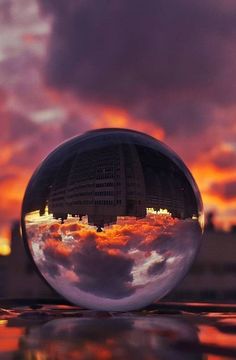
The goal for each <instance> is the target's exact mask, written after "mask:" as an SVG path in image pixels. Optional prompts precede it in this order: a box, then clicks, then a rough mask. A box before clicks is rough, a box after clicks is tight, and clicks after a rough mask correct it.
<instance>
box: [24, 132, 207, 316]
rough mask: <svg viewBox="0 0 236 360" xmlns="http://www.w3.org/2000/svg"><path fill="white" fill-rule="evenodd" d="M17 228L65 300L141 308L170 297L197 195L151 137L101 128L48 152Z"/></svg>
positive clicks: (177, 163) (191, 244)
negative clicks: (20, 225)
mask: <svg viewBox="0 0 236 360" xmlns="http://www.w3.org/2000/svg"><path fill="white" fill-rule="evenodd" d="M22 230H23V235H24V238H25V242H26V244H27V246H28V248H29V250H30V253H31V255H32V257H33V260H34V262H35V263H36V265H37V267H38V269H39V271H40V272H41V274H42V275H43V277H44V278H45V279H46V280H47V282H48V283H49V284H50V285H51V286H52V287H53V288H54V289H55V290H57V292H58V293H60V294H61V295H63V296H64V297H65V298H67V299H68V300H70V301H71V302H72V303H75V304H78V305H82V306H85V307H88V308H94V309H99V310H131V309H136V308H140V307H142V306H145V305H147V304H149V303H151V302H152V301H154V300H157V299H159V298H161V297H163V296H164V295H165V294H167V293H168V292H169V291H170V290H171V289H172V288H173V287H174V286H175V285H176V284H177V283H178V282H179V280H180V279H181V278H182V277H183V276H184V275H185V274H186V272H187V270H188V269H189V267H190V265H191V263H192V261H193V259H194V256H195V254H196V252H197V250H198V248H199V244H200V239H201V231H202V202H201V197H200V194H199V191H198V189H197V186H196V184H195V182H194V180H193V178H192V176H191V174H190V172H189V171H188V169H187V168H186V166H185V165H184V164H183V162H182V161H181V160H180V159H179V158H178V156H177V155H176V154H175V153H173V152H172V151H171V150H170V149H169V148H167V147H166V146H165V145H163V144H162V143H160V142H159V141H157V140H156V139H154V138H152V137H150V136H148V135H145V134H142V133H139V132H135V131H130V130H123V129H103V130H97V131H91V132H88V133H85V134H84V135H82V136H79V137H75V138H73V139H71V140H69V141H67V142H65V143H64V144H62V145H61V146H59V147H58V148H57V149H56V150H54V151H53V152H52V153H51V154H50V155H49V156H48V157H47V158H46V159H45V160H44V161H43V163H42V164H41V165H40V166H39V168H38V169H37V170H36V172H35V173H34V175H33V176H32V178H31V180H30V182H29V185H28V187H27V190H26V193H25V198H24V202H23V210H22Z"/></svg>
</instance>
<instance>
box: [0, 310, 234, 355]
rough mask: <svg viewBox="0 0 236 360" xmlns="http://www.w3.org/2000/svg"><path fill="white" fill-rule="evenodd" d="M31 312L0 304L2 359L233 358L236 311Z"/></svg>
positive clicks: (0, 351)
mask: <svg viewBox="0 0 236 360" xmlns="http://www.w3.org/2000/svg"><path fill="white" fill-rule="evenodd" d="M33 307H34V308H37V309H32V307H29V306H22V305H21V306H19V305H14V306H11V307H9V306H8V307H7V308H3V305H1V311H0V359H1V360H17V359H19V360H32V359H36V360H45V359H57V360H64V359H72V360H73V359H84V360H85V359H91V360H93V359H99V360H100V359H104V360H105V359H106V360H110V359H122V360H123V359H147V360H149V359H160V360H173V359H175V360H185V359H186V360H187V359H193V360H195V359H196V360H197V359H199V360H200V359H202V360H203V359H204V360H213V359H214V360H225V359H235V358H236V307H235V306H228V307H221V306H217V305H212V306H211V305H205V306H198V305H185V304H173V303H172V304H164V303H163V304H159V305H152V307H151V309H146V310H143V311H140V312H129V313H124V314H122V313H109V312H96V311H89V310H82V309H79V308H77V307H73V306H66V305H60V306H59V305H57V306H56V305H40V304H38V305H35V304H34V306H33ZM223 310H224V312H222V311H223Z"/></svg>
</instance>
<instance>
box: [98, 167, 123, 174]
mask: <svg viewBox="0 0 236 360" xmlns="http://www.w3.org/2000/svg"><path fill="white" fill-rule="evenodd" d="M115 171H120V168H115V167H101V168H97V173H104V172H115Z"/></svg>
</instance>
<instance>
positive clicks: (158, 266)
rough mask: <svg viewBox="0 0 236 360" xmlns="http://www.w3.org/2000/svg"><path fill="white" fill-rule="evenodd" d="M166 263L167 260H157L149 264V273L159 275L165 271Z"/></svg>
mask: <svg viewBox="0 0 236 360" xmlns="http://www.w3.org/2000/svg"><path fill="white" fill-rule="evenodd" d="M165 268H166V263H165V261H161V262H156V263H154V264H152V265H151V266H149V268H148V270H147V273H148V275H151V276H152V275H158V274H161V273H162V272H163V271H165Z"/></svg>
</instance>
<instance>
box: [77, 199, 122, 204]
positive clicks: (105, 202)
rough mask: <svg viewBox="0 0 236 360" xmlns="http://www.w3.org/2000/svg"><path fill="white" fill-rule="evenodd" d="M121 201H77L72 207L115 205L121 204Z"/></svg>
mask: <svg viewBox="0 0 236 360" xmlns="http://www.w3.org/2000/svg"><path fill="white" fill-rule="evenodd" d="M121 203H122V202H121V199H117V200H115V201H113V200H95V201H94V200H75V201H72V202H71V205H115V204H121Z"/></svg>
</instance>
